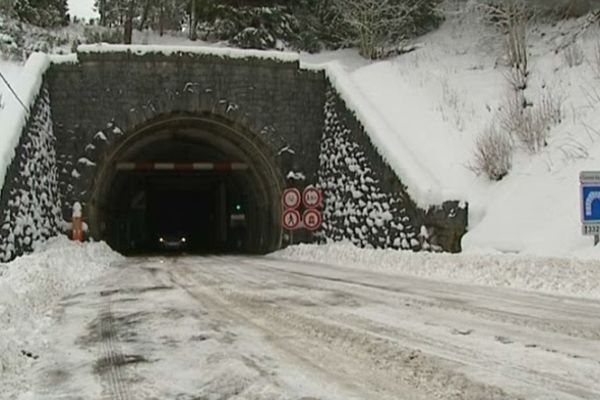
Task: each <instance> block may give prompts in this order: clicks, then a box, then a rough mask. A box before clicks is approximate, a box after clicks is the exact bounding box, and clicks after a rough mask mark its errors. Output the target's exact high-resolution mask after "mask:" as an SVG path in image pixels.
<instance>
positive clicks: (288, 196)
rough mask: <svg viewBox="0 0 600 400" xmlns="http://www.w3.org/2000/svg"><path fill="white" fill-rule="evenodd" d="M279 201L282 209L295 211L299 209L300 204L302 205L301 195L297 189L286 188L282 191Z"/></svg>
mask: <svg viewBox="0 0 600 400" xmlns="http://www.w3.org/2000/svg"><path fill="white" fill-rule="evenodd" d="M281 201H282V203H283V207H284V208H286V209H293V210H295V209H296V208H298V207H300V203H302V195H301V194H300V191H299V190H298V189H296V188H288V189H285V190H284V191H283V195H282V196H281Z"/></svg>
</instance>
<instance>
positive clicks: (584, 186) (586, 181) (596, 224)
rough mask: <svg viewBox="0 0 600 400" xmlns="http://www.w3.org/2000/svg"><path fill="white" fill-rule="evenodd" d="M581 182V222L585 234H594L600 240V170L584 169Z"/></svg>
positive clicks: (580, 176) (580, 177)
mask: <svg viewBox="0 0 600 400" xmlns="http://www.w3.org/2000/svg"><path fill="white" fill-rule="evenodd" d="M579 182H580V183H581V222H582V223H583V226H582V232H583V234H584V235H594V236H595V238H596V239H595V243H598V242H599V241H600V171H584V172H581V174H580V175H579Z"/></svg>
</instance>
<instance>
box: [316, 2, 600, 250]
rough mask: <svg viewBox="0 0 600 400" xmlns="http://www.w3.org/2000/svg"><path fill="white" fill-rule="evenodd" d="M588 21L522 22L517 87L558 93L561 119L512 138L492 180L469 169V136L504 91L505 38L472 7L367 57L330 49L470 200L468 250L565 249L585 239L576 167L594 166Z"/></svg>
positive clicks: (596, 66)
mask: <svg viewBox="0 0 600 400" xmlns="http://www.w3.org/2000/svg"><path fill="white" fill-rule="evenodd" d="M586 21H587V20H586V19H585V18H581V19H578V20H569V21H563V22H560V23H558V24H556V25H555V26H549V25H548V26H546V25H537V26H535V27H532V28H531V29H530V31H531V32H530V33H529V47H528V51H529V54H530V64H531V73H530V83H529V87H528V89H527V97H528V98H531V99H533V100H534V101H535V100H537V99H538V98H540V97H541V96H543V95H550V96H553V97H554V98H558V99H560V101H561V103H562V107H561V108H562V112H563V118H562V122H561V123H560V124H559V125H558V126H556V127H554V128H552V131H551V133H550V139H549V143H548V146H547V147H546V148H545V149H543V150H542V151H541V152H540V153H539V154H536V155H533V156H531V155H529V154H527V153H526V152H525V151H524V150H523V149H517V151H516V154H515V160H514V165H513V168H512V170H511V171H510V173H509V175H508V176H507V177H505V178H504V179H503V180H502V181H500V182H498V183H492V182H490V181H489V180H487V179H486V178H485V177H480V176H477V175H476V174H475V173H474V172H473V171H472V170H471V168H470V166H471V165H472V162H473V158H474V145H475V140H476V138H477V137H478V136H479V135H480V134H482V132H483V131H484V129H485V128H486V126H488V125H489V124H491V123H492V122H493V121H494V118H496V114H497V111H498V110H499V109H500V108H501V107H503V102H504V100H505V99H506V97H507V96H508V93H509V90H510V88H509V83H508V81H507V78H506V75H507V73H508V71H509V68H508V67H507V66H506V63H505V61H504V60H503V57H502V55H503V53H504V51H503V46H504V37H503V36H502V35H501V34H500V33H499V32H498V31H497V30H496V28H495V27H493V26H490V25H487V24H486V23H485V22H484V21H482V18H481V16H480V15H479V14H478V13H476V12H457V13H455V14H450V15H449V17H448V20H447V21H446V22H445V24H444V25H443V26H442V27H441V29H439V30H437V31H436V32H433V33H431V34H429V35H427V36H426V37H423V38H421V39H420V40H419V45H420V48H419V49H418V50H416V51H414V52H411V53H409V54H405V55H402V56H399V57H397V58H394V59H391V60H386V61H381V62H374V63H368V64H365V63H362V62H358V61H357V60H356V59H355V58H354V57H349V56H348V55H347V54H345V55H344V57H341V59H340V60H339V62H341V63H342V64H343V65H345V67H346V70H347V72H348V73H349V75H350V77H351V79H352V81H353V82H354V84H355V85H356V86H357V87H358V88H359V89H360V91H361V92H362V94H363V95H364V96H366V98H367V99H368V101H369V102H370V103H371V104H372V105H373V106H374V108H375V109H376V110H377V111H378V112H379V115H378V118H381V119H384V120H386V121H387V122H388V125H389V126H391V127H393V129H394V132H393V133H395V135H397V137H398V138H400V139H401V141H402V142H404V143H405V144H406V146H407V147H408V148H409V150H410V151H411V152H412V153H413V154H414V155H415V158H416V159H418V160H419V161H420V164H422V165H425V166H426V168H427V169H428V170H429V172H431V174H432V175H433V176H434V177H435V179H437V181H438V182H439V184H440V189H441V190H442V192H443V193H446V194H449V195H452V196H454V197H456V198H458V199H461V200H462V199H464V200H467V201H469V203H470V221H469V225H470V231H469V233H468V234H467V236H466V237H465V238H464V240H463V247H464V249H465V250H466V251H471V252H472V251H479V252H480V251H486V252H489V251H492V252H495V251H500V252H516V253H534V254H543V255H553V256H564V255H570V254H574V253H580V252H582V251H586V249H589V248H591V246H592V242H591V239H590V238H585V237H583V236H582V235H581V233H580V231H581V228H580V222H579V212H580V211H579V192H578V185H579V181H578V179H579V177H578V174H579V171H580V170H585V169H592V170H594V169H598V168H599V167H600V146H599V143H598V139H599V134H600V125H599V123H600V114H599V111H600V95H599V93H600V56H599V55H598V54H599V50H598V46H599V44H600V29H599V27H598V24H597V23H596V24H594V25H591V26H589V27H588V28H587V29H585V30H584V29H583V27H584V26H585V24H586ZM574 38H575V41H574V43H575V44H574V45H569V46H566V44H567V43H569V42H570V41H572V40H573V39H574ZM565 46H566V47H565ZM567 53H570V54H567ZM573 54H575V63H574V64H575V65H571V66H570V65H569V63H570V62H571V61H572V59H570V58H569V57H571V56H572V55H573ZM308 58H309V59H310V58H311V57H308ZM314 58H315V59H320V60H326V59H336V54H330V55H329V57H326V56H325V55H319V56H316V57H314ZM395 139H397V138H390V143H394V141H395ZM394 150H396V149H394Z"/></svg>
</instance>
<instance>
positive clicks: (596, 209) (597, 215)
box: [581, 184, 600, 223]
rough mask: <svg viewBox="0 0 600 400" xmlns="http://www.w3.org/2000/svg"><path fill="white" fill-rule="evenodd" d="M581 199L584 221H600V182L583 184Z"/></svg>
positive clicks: (582, 218)
mask: <svg viewBox="0 0 600 400" xmlns="http://www.w3.org/2000/svg"><path fill="white" fill-rule="evenodd" d="M581 201H582V204H581V220H582V221H583V223H596V222H598V223H600V184H582V185H581Z"/></svg>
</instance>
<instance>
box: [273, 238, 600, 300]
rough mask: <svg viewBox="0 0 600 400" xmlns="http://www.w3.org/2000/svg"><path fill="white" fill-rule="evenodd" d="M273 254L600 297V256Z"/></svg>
mask: <svg viewBox="0 0 600 400" xmlns="http://www.w3.org/2000/svg"><path fill="white" fill-rule="evenodd" d="M595 255H596V256H597V255H598V253H597V252H596V254H595ZM588 256H590V257H592V256H593V255H592V254H588ZM271 257H279V258H285V259H292V260H302V261H311V262H321V263H328V264H332V265H337V266H343V267H349V268H356V269H361V270H367V271H377V272H384V273H387V274H392V275H410V276H418V277H423V278H431V279H436V280H443V281H448V282H454V283H464V284H478V285H483V286H496V287H510V288H514V289H522V290H534V291H540V292H546V293H550V294H557V295H565V296H576V297H590V298H595V299H600V262H599V261H594V260H576V259H559V258H541V257H528V256H519V255H501V254H497V255H493V254H430V253H413V252H406V251H396V250H370V249H360V248H357V247H354V246H352V245H349V244H329V245H322V246H319V245H298V246H292V247H288V248H287V249H285V250H281V251H279V252H276V253H274V254H273V255H271Z"/></svg>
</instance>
